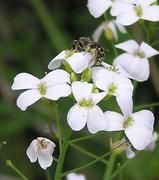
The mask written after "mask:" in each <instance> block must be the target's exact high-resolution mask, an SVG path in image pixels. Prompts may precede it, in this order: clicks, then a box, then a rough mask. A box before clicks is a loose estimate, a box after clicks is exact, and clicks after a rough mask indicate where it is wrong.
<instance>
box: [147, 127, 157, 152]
mask: <svg viewBox="0 0 159 180" xmlns="http://www.w3.org/2000/svg"><path fill="white" fill-rule="evenodd" d="M157 141H158V133H157V132H155V131H154V132H153V135H152V139H151V142H150V144H149V145H148V146H147V147H146V148H145V150H149V151H153V150H154V149H155V147H156V142H157Z"/></svg>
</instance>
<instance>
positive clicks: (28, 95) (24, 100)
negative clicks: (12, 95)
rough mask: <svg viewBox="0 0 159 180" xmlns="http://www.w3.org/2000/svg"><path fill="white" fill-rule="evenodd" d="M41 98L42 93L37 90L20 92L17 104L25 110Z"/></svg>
mask: <svg viewBox="0 0 159 180" xmlns="http://www.w3.org/2000/svg"><path fill="white" fill-rule="evenodd" d="M40 98H41V95H40V94H39V92H38V91H37V90H27V91H25V92H23V93H21V94H20V96H19V97H18V99H17V106H18V107H19V108H20V109H21V110H22V111H25V110H26V109H27V107H28V106H30V105H32V104H34V103H35V102H36V101H38V100H39V99H40Z"/></svg>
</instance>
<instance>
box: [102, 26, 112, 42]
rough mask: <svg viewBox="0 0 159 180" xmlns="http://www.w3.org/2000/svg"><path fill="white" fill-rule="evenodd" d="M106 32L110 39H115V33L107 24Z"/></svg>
mask: <svg viewBox="0 0 159 180" xmlns="http://www.w3.org/2000/svg"><path fill="white" fill-rule="evenodd" d="M104 33H105V36H106V37H107V38H108V39H109V40H112V39H114V34H113V31H112V30H111V28H110V27H108V26H106V28H105V29H104Z"/></svg>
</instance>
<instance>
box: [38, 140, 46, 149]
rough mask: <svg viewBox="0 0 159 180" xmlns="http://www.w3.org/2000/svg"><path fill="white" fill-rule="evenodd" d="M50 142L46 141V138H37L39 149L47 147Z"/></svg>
mask: <svg viewBox="0 0 159 180" xmlns="http://www.w3.org/2000/svg"><path fill="white" fill-rule="evenodd" d="M48 144H49V142H48V141H46V140H45V139H37V149H38V150H41V149H46V148H47V146H48Z"/></svg>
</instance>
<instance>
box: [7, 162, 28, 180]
mask: <svg viewBox="0 0 159 180" xmlns="http://www.w3.org/2000/svg"><path fill="white" fill-rule="evenodd" d="M6 165H7V166H9V167H10V168H11V169H12V170H13V171H15V172H16V173H17V174H18V175H19V176H20V177H21V178H22V179H23V180H28V178H27V177H25V176H24V174H23V173H22V172H21V171H20V170H19V169H17V168H16V167H15V165H14V164H13V163H12V161H10V160H7V161H6Z"/></svg>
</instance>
